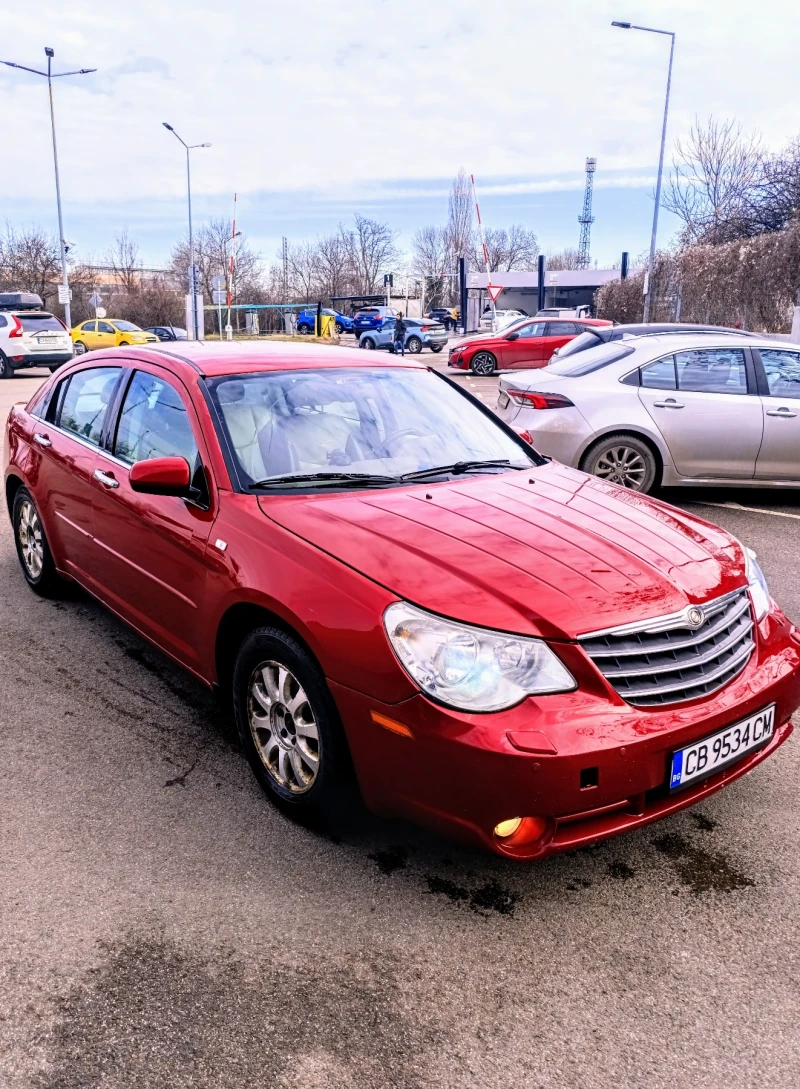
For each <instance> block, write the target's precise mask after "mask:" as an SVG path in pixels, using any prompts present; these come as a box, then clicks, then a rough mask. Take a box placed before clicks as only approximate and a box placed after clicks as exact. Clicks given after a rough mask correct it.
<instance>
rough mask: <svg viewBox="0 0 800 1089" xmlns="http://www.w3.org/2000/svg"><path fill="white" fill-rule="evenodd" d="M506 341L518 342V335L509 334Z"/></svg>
mask: <svg viewBox="0 0 800 1089" xmlns="http://www.w3.org/2000/svg"><path fill="white" fill-rule="evenodd" d="M506 340H519V333H509V334H508V336H507V337H506Z"/></svg>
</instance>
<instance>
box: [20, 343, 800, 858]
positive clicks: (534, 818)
mask: <svg viewBox="0 0 800 1089" xmlns="http://www.w3.org/2000/svg"><path fill="white" fill-rule="evenodd" d="M248 348H249V350H248ZM602 350H608V346H606V347H605V348H604V349H602ZM614 350H617V351H618V350H619V348H617V347H616V346H614ZM166 355H169V356H170V358H168V359H167V358H165V356H166ZM373 359H374V362H372V361H370V362H369V363H367V362H366V361H365V359H364V355H363V353H361V352H359V353H356V352H354V351H352V350H350V351H348V349H341V350H338V351H336V352H319V351H317V350H316V349H310V348H308V347H305V346H303V345H301V344H293V345H287V344H283V345H275V346H273V348H271V349H265V348H263V347H262V346H257V345H253V346H241V345H224V346H223V345H219V346H216V345H214V344H212V343H209V342H207V343H206V344H204V345H196V344H192V343H190V344H187V345H183V344H182V345H180V346H176V347H175V348H174V349H173V348H171V347H170V346H169V345H162V346H161V347H160V348H159V350H158V351H153V350H151V349H147V348H145V347H138V348H137V347H131V349H130V350H129V351H127V352H126V353H125V354H124V355H120V353H119V352H116V351H105V352H101V353H99V354H98V355H97V356H93V357H92V359H91V360H89V359H81V360H76V361H74V362H73V363H70V364H67V365H66V366H65V368H64V369H63V371H61V372H59V373H57V374H56V375H53V376H51V377H50V378H49V379H48V380H47V381H46V382H45V383H44V385H43V386H42V387H40V388H39V390H38V391H37V392H36V394H35V395H34V396H33V398H32V399H31V401H30V402H29V403H28V405H27V406H23V405H16V406H14V407H13V408H12V409H11V412H10V415H9V417H8V422H7V430H6V445H5V448H6V450H7V453H8V462H7V466H6V470H5V495H6V497H7V501H8V506H9V512H10V514H11V519H12V526H13V534H14V539H15V542H16V547H17V552H18V556H19V560H20V564H21V568H22V573H23V575H24V577H25V579H26V580H27V582H28V584H29V586H30V587H31V589H32V590H34V591H35V592H37V593H39V594H48V593H57V592H58V587H59V582H60V580H61V579H62V578H69V579H72V580H74V581H76V582H77V583H79V584H80V585H81V586H83V587H84V588H85V589H86V590H87V591H89V592H90V593H92V594H94V595H95V596H96V597H97V598H99V599H100V600H101V601H103V602H105V603H106V604H108V605H109V606H110V607H111V608H112V609H113V610H114V612H115V613H116V614H117V615H119V616H120V617H121V618H122V619H124V620H126V621H127V622H128V623H130V624H132V625H133V626H134V627H135V628H136V629H137V630H138V631H139V632H140V633H142V635H143V636H145V637H146V638H148V639H150V640H151V641H152V642H153V643H155V644H156V645H157V646H159V647H160V648H161V649H162V650H164V651H166V652H167V653H168V654H169V655H170V656H171V657H173V658H174V659H175V660H176V661H178V662H180V663H182V664H183V665H184V666H185V667H186V668H188V669H189V670H190V671H191V672H192V674H193V675H194V676H195V677H196V678H197V679H198V680H199V681H201V682H202V683H204V684H206V685H208V686H209V688H216V689H217V690H218V691H219V692H220V694H221V696H223V697H224V698H225V699H226V700H230V701H231V703H232V706H233V709H234V713H235V717H236V722H237V726H238V731H239V737H240V739H241V743H242V746H243V749H244V751H245V753H246V754H247V757H248V759H249V761H250V764H251V767H252V768H253V770H254V772H255V774H256V776H257V777H258V779H259V781H260V783H261V785H262V786H263V787H264V789H265V791H266V792H267V794H268V795H269V797H270V798H271V799H272V800H273V801H274V802H275V803H277V804H278V805H280V806H281V807H282V808H283V809H285V810H286V811H288V812H290V813H294V814H297V815H301V814H305V815H306V816H311V815H314V816H320V815H323V816H324V815H325V814H330V813H337V812H340V810H341V804H342V797H343V795H345V794H346V793H347V790H348V788H349V783H350V774H351V769H352V772H354V775H355V779H356V781H357V783H358V786H359V787H360V790H361V795H362V797H363V799H364V801H365V802H366V804H367V805H368V806H369V807H370V808H371V809H372V810H374V811H375V812H377V813H380V814H383V815H387V816H396V817H403V818H409V819H411V820H415V821H418V822H420V823H424V824H427V825H429V826H431V827H433V828H434V829H436V830H437V831H440V832H441V831H449V832H450V833H451V834H452V835H454V836H457V837H458V838H460V839H462V840H466V841H468V842H471V843H473V844H478V845H482V846H484V847H486V848H488V849H490V850H493V851H495V852H497V853H498V854H501V855H505V856H507V857H510V858H515V859H532V858H542V857H544V856H545V855H548V854H552V853H554V852H556V851H563V850H573V849H575V848H577V847H579V846H581V845H586V844H592V843H595V842H597V841H598V840H601V839H604V838H606V837H608V836H613V835H616V834H617V833H619V832H622V831H624V830H626V829H630V828H638V827H641V826H642V825H645V824H648V823H650V822H652V821H654V820H657V819H658V818H660V817H663V816H666V815H667V814H670V813H674V812H676V811H677V810H681V809H684V808H685V807H687V806H690V805H692V804H693V803H694V802H697V801H699V800H701V799H702V800H704V801H705V800H706V798H707V797H708V796H709V794H711V793H713V792H714V791H716V790H719V789H720V788H721V787H723V786H727V785H728V784H729V783H731V782H732V781H733V780H735V779H736V778H737V777H739V776H740V775H743V774H744V773H745V772H747V771H749V770H750V769H751V768H753V767H755V766H756V765H757V764H759V763H760V762H761V761H762V760H764V759H765V758H767V757H769V756H771V755H772V754H773V753H774V752H775V751H776V749H777V748H778V746H779V745H781V744H782V742H784V741H785V740H786V739H787V737H788V736H789V735H790V733H791V730H792V725H791V721H790V718H791V715H792V713H793V712H794V711H795V709H796V708H797V707H798V705H800V632H798V630H797V629H796V628H795V627H794V626H793V625H792V624H791V623H790V622H789V621H788V620H787V618H786V617H785V616H784V615H783V613H782V612H781V611H780V609H779V607H778V606H777V605H776V604H775V602H774V601H772V600H771V598H770V596H769V592H768V590H767V586H766V583H765V581H764V576H763V574H762V573H761V571H760V569H759V567H758V564H757V562H756V560H755V557H754V556H753V555H752V553H750V552H749V551H748V550H747V549H745V548H744V547H743V546H742V545H741V544H740V543H739V542H738V541H737V540H736V539H735V538H733V537H731V536H730V535H729V534H727V533H726V532H724V531H723V530H721V529H717V528H715V527H713V526H710V525H709V524H708V523H706V522H704V521H702V520H701V519H699V518H694V517H692V515H690V514H687V513H686V512H685V511H677V510H674V509H672V508H670V507H669V506H667V505H666V504H663V503H659V502H656V501H654V500H651V499H649V498H647V497H646V496H641V495H637V496H635V497H634V496H631V495H630V493H628V492H626V491H625V490H624V489H622V488H610V487H609V485H608V483H607V481H602V480H594V479H592V478H591V477H587V476H585V475H584V474H583V473H580V472H577V471H576V470H574V469H572V468H569V467H567V466H565V465H561V464H558V463H557V462H555V461H549V460H547V459H545V458H543V457H541V456H540V455H539V454H538V453H536V452H535V451H534V450H533V449H532V447H530V446H529V445H528V444H527V443H525V442H524V441H523V440H522V439H520V438H519V437H518V436H516V435H515V434H514V432H513V431H512V430H511V429H510V428H509V427H508V426H507V425H506V424H504V423H503V422H501V421H500V420H498V419H496V418H495V417H494V416H493V415H492V414H490V413H488V412H487V411H486V409H485V408H484V407H483V406H482V405H480V404H479V403H478V402H477V401H476V400H475V399H474V398H472V397H471V396H470V395H469V394H467V393H465V392H464V391H463V390H461V389H459V388H458V387H457V386H456V385H455V384H453V383H449V382H447V381H446V380H445V379H443V377H442V376H440V375H439V374H437V373H436V372H435V371H433V370H431V369H429V368H426V367H424V366H421V365H420V364H419V363H417V362H415V361H414V360H402V361H400V360H397V359H395V358H394V357H386V356H381V357H378V356H375V357H373ZM765 373H770V372H765ZM631 389H633V390H634V393H635V387H631ZM662 395H663V391H662ZM545 414H546V413H542V415H545ZM96 637H97V639H98V640H100V638H101V633H100V629H99V628H98V629H96ZM98 653H99V654H102V648H101V647H100V646H98ZM81 668H82V666H81V661H80V659H76V662H75V671H76V678H77V680H78V681H80V672H81ZM109 683H111V682H109Z"/></svg>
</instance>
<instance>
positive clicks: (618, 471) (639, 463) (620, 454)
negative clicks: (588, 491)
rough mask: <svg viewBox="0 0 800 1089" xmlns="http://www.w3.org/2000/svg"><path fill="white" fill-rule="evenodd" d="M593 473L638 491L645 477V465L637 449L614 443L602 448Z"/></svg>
mask: <svg viewBox="0 0 800 1089" xmlns="http://www.w3.org/2000/svg"><path fill="white" fill-rule="evenodd" d="M593 472H594V475H595V476H597V477H600V478H601V479H602V480H609V481H611V483H612V484H621V485H622V487H624V488H630V489H631V490H632V491H635V492H638V491H641V490H642V485H643V484H644V482H645V480H646V478H647V465H646V464H645V460H644V458H643V457H642V455H641V454H640V453H639V451H638V450H634V449H633V448H632V447H630V446H622V445H615V446H611V447H609V448H608V450H604V451H603V453H602V454H600V456H599V457H598V459H597V462H596V463H595V466H594V470H593Z"/></svg>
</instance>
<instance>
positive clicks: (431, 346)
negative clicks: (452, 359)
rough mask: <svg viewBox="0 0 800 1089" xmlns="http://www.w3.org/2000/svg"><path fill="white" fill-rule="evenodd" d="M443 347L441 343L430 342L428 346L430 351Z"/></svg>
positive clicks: (438, 350)
mask: <svg viewBox="0 0 800 1089" xmlns="http://www.w3.org/2000/svg"><path fill="white" fill-rule="evenodd" d="M443 347H444V345H443V344H430V345H429V348H430V350H431V351H432V352H440V351H441V350H442V348H443Z"/></svg>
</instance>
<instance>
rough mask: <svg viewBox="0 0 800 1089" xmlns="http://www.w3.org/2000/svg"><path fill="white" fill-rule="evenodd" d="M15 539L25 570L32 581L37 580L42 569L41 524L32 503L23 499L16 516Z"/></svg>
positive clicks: (42, 545) (42, 544)
mask: <svg viewBox="0 0 800 1089" xmlns="http://www.w3.org/2000/svg"><path fill="white" fill-rule="evenodd" d="M17 537H18V539H19V545H20V553H21V555H22V562H23V563H24V564H25V570H26V571H27V572H28V575H29V577H30V578H32V579H33V580H34V581H35V580H36V579H38V578H39V576H40V575H41V573H42V568H43V567H44V542H43V539H42V524H41V522H40V521H39V514H38V512H37V510H36V507H34V505H33V503H31V502H30V500H28V499H23V501H22V502H21V503H20V505H19V511H18V514H17Z"/></svg>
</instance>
